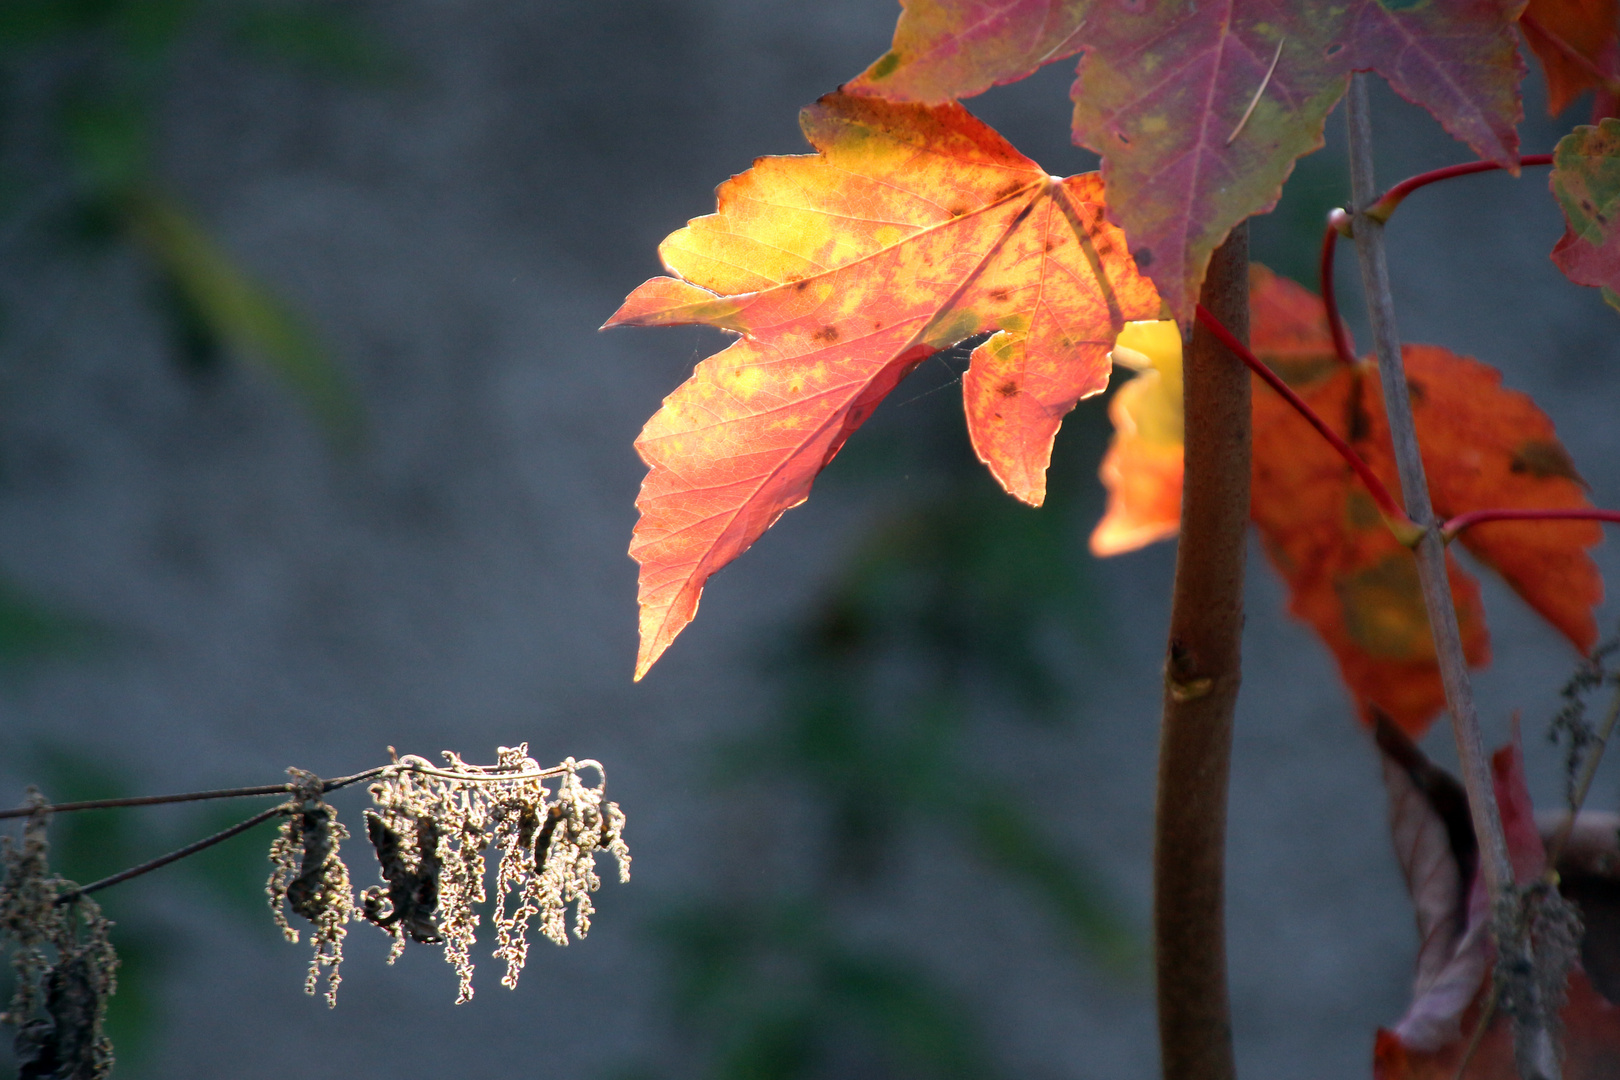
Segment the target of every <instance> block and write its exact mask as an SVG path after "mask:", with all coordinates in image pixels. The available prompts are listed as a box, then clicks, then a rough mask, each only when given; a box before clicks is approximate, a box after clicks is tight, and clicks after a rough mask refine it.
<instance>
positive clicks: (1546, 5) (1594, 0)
mask: <svg viewBox="0 0 1620 1080" xmlns="http://www.w3.org/2000/svg"><path fill="white" fill-rule="evenodd" d="M1519 25H1520V26H1521V27H1522V28H1523V29H1524V39H1525V41H1527V42H1529V44H1530V48H1531V50H1532V51H1533V52H1534V53H1535V54H1536V58H1537V59H1538V60H1540V61H1541V69H1542V71H1543V72H1544V73H1545V74H1546V76H1547V112H1548V113H1549V114H1551V115H1553V116H1557V115H1558V114H1559V113H1561V112H1563V111H1564V109H1566V108H1567V107H1568V106H1569V103H1570V102H1571V101H1573V100H1575V98H1576V97H1577V96H1578V95H1579V94H1580V93H1581V92H1582V91H1585V90H1590V89H1594V88H1598V89H1601V88H1603V87H1604V86H1606V85H1607V84H1608V83H1609V82H1610V81H1612V80H1613V79H1614V77H1615V73H1616V68H1617V66H1620V65H1617V64H1616V61H1617V60H1620V57H1617V56H1616V51H1617V50H1616V45H1617V44H1620V3H1617V2H1616V0H1529V3H1527V4H1526V5H1525V7H1524V14H1523V15H1521V16H1520V17H1519Z"/></svg>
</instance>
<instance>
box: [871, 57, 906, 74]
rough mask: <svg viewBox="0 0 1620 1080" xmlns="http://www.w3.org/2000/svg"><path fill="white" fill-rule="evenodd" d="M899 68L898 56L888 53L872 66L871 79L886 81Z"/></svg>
mask: <svg viewBox="0 0 1620 1080" xmlns="http://www.w3.org/2000/svg"><path fill="white" fill-rule="evenodd" d="M899 66H900V54H899V53H897V52H894V51H892V50H891V51H889V52H886V53H884V54H883V56H882V57H881V58H880V59H879V60H878V62H877V63H875V64H873V65H872V78H874V79H886V78H888V77H889V76H890V75H893V74H894V69H895V68H897V67H899Z"/></svg>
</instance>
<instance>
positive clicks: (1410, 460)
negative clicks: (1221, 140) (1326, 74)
mask: <svg viewBox="0 0 1620 1080" xmlns="http://www.w3.org/2000/svg"><path fill="white" fill-rule="evenodd" d="M1348 116H1349V126H1350V185H1351V193H1352V198H1353V200H1354V203H1355V212H1354V217H1353V224H1352V230H1353V234H1354V238H1355V242H1356V255H1357V257H1358V258H1359V260H1360V263H1361V282H1362V288H1363V291H1364V292H1365V294H1366V297H1367V309H1368V316H1369V319H1370V321H1371V323H1372V329H1373V342H1374V344H1375V346H1376V348H1377V353H1378V373H1379V379H1380V381H1381V383H1382V385H1383V391H1384V407H1385V411H1386V412H1387V413H1388V416H1389V428H1390V436H1391V438H1392V439H1393V441H1394V447H1395V460H1396V468H1397V471H1398V472H1399V474H1400V480H1401V493H1402V496H1403V497H1404V499H1405V502H1406V515H1407V517H1409V518H1411V520H1412V521H1413V522H1414V523H1416V524H1417V525H1418V527H1419V528H1421V529H1422V530H1423V534H1422V536H1421V538H1420V539H1419V540H1418V542H1417V544H1416V545H1415V547H1414V553H1415V554H1416V556H1417V568H1418V579H1419V581H1420V582H1421V584H1422V587H1423V603H1424V606H1425V608H1426V609H1427V611H1428V615H1429V627H1430V631H1431V633H1432V634H1433V635H1434V646H1435V655H1436V658H1437V661H1438V663H1439V666H1440V678H1441V682H1442V683H1443V685H1444V686H1445V692H1446V706H1447V708H1448V709H1449V710H1450V713H1451V725H1452V731H1453V733H1454V734H1455V736H1456V739H1457V756H1458V758H1459V761H1460V764H1461V768H1462V779H1463V786H1464V787H1465V788H1466V789H1467V791H1468V807H1469V813H1470V815H1471V817H1472V819H1473V823H1474V834H1475V835H1476V836H1477V837H1478V838H1479V848H1480V860H1479V865H1480V873H1481V874H1482V875H1483V878H1484V883H1485V887H1486V889H1487V891H1488V893H1489V895H1490V897H1491V899H1492V910H1493V912H1494V913H1495V916H1496V917H1495V920H1494V924H1493V936H1494V938H1495V941H1496V952H1497V965H1498V968H1499V969H1505V970H1509V971H1523V972H1525V973H1528V972H1530V971H1531V970H1533V967H1534V957H1533V955H1532V952H1531V945H1530V940H1529V935H1528V931H1527V927H1526V923H1525V921H1524V920H1523V919H1519V918H1516V917H1515V916H1516V914H1517V913H1518V911H1519V909H1520V904H1519V899H1518V894H1517V890H1516V887H1515V883H1514V878H1513V864H1512V862H1511V861H1510V860H1509V858H1508V846H1507V838H1506V836H1505V835H1504V834H1503V831H1502V817H1501V813H1500V811H1499V810H1498V808H1497V805H1496V793H1495V789H1494V788H1493V787H1492V784H1491V772H1490V762H1489V759H1488V758H1487V757H1486V754H1485V744H1484V741H1483V739H1482V738H1481V737H1480V731H1479V717H1478V715H1477V714H1476V712H1475V711H1474V695H1473V687H1472V685H1471V683H1470V682H1469V677H1468V662H1467V660H1466V659H1464V656H1463V647H1462V637H1461V634H1460V633H1459V632H1458V629H1457V609H1456V606H1455V602H1454V601H1453V600H1452V596H1451V582H1450V579H1449V578H1448V576H1447V574H1446V554H1445V543H1444V541H1443V540H1442V539H1441V536H1440V529H1439V524H1438V523H1437V522H1436V521H1435V519H1434V507H1433V504H1432V503H1431V502H1430V501H1429V485H1428V480H1427V479H1426V478H1425V476H1424V473H1423V458H1422V456H1421V453H1420V450H1419V447H1418V440H1417V430H1416V427H1415V425H1414V424H1413V421H1412V400H1411V397H1410V395H1409V394H1408V392H1407V386H1406V372H1405V368H1404V366H1403V364H1402V362H1401V341H1400V334H1399V332H1398V331H1397V330H1396V327H1395V303H1394V297H1393V293H1392V291H1391V289H1390V284H1389V267H1388V265H1387V262H1386V259H1385V254H1384V225H1383V222H1381V221H1379V220H1378V219H1377V218H1376V217H1370V216H1368V214H1367V213H1366V209H1367V208H1370V207H1371V206H1372V205H1373V202H1374V200H1375V198H1376V196H1377V194H1378V189H1377V187H1376V186H1375V184H1374V180H1373V162H1372V117H1371V111H1370V108H1369V106H1368V102H1367V86H1366V76H1365V75H1356V76H1353V77H1352V79H1351V84H1350V94H1349V109H1348ZM1523 981H1524V984H1525V985H1524V986H1523V987H1517V986H1516V987H1515V991H1516V994H1515V996H1516V997H1517V998H1519V999H1520V1000H1521V1001H1523V1002H1524V1007H1522V1008H1519V1009H1516V1010H1515V1013H1516V1015H1515V1017H1514V1033H1513V1043H1514V1056H1515V1059H1516V1061H1517V1064H1518V1069H1519V1075H1520V1077H1521V1078H1522V1080H1558V1078H1559V1068H1558V1053H1557V1047H1556V1045H1555V1044H1554V1041H1553V1038H1552V1035H1551V1032H1550V1030H1549V1026H1548V1023H1547V1017H1546V1016H1545V1015H1544V1010H1543V1009H1542V1007H1541V1003H1540V1001H1539V999H1537V998H1536V995H1535V992H1534V988H1533V983H1534V980H1532V979H1528V978H1526V979H1525V980H1523Z"/></svg>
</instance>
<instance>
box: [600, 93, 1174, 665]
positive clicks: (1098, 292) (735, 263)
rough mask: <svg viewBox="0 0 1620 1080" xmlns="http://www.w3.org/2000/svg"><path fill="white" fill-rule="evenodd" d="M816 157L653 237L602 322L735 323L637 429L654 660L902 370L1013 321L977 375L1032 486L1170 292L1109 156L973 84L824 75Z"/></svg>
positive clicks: (996, 445) (996, 433) (983, 356)
mask: <svg viewBox="0 0 1620 1080" xmlns="http://www.w3.org/2000/svg"><path fill="white" fill-rule="evenodd" d="M800 122H801V125H802V127H803V128H804V132H805V135H806V137H807V138H808V139H809V140H810V143H811V144H812V145H813V146H814V147H815V148H816V150H817V151H818V152H817V154H816V155H814V156H804V157H777V158H762V159H760V160H759V161H757V162H756V163H755V164H754V167H753V168H752V169H750V170H749V171H748V172H746V173H743V174H742V175H740V176H736V177H733V178H732V179H731V180H729V181H727V182H726V183H725V184H722V185H721V186H720V189H719V210H718V212H717V213H715V214H713V215H710V216H708V217H703V218H698V219H696V220H695V221H692V222H691V223H689V224H688V225H687V227H686V228H684V229H681V230H680V231H678V232H676V233H674V234H673V235H671V236H670V237H669V238H668V239H667V240H665V241H664V243H663V245H662V246H661V247H660V248H659V253H660V255H661V256H662V257H663V260H664V264H665V266H666V267H668V268H669V270H670V272H671V273H672V274H674V275H676V276H675V277H660V278H654V279H652V280H651V281H648V282H647V283H645V284H643V285H642V286H641V287H640V288H638V289H636V290H635V292H633V293H631V295H630V297H629V298H628V299H627V300H626V301H625V303H624V305H623V306H622V307H621V308H620V309H619V310H618V311H617V312H616V313H615V314H614V315H613V317H612V318H611V319H609V320H608V323H607V325H609V326H620V325H640V326H661V325H675V324H681V323H704V324H707V325H710V326H716V327H720V328H722V329H725V330H730V331H732V332H734V333H736V334H738V335H740V337H739V340H737V341H736V342H734V343H733V344H732V345H731V346H730V347H729V348H727V349H725V350H723V351H722V352H720V353H717V354H716V355H714V356H711V357H709V358H708V359H707V360H705V361H703V362H702V363H701V364H699V365H698V368H697V371H696V372H695V373H694V374H693V376H692V378H690V379H689V380H687V382H686V383H685V384H684V385H682V386H681V387H680V388H679V389H677V390H676V391H675V392H674V393H673V394H671V395H670V396H669V397H668V398H666V399H665V401H664V404H663V407H662V408H661V409H660V410H659V411H658V413H657V415H655V416H654V417H653V418H652V419H651V420H650V421H648V423H647V426H646V428H645V429H643V431H642V433H641V437H640V438H639V439H638V440H637V441H636V449H637V450H638V451H639V452H640V454H641V457H642V459H643V460H644V461H645V462H647V465H648V467H649V470H650V471H649V473H648V476H647V479H646V481H645V482H644V483H643V484H642V489H641V496H640V498H639V499H637V501H636V505H637V506H638V507H639V508H640V510H641V520H640V521H639V522H638V523H637V525H636V530H635V538H634V540H633V542H632V544H631V548H630V553H631V555H632V556H633V557H634V558H635V559H636V561H637V562H639V563H640V564H641V583H640V596H639V599H640V603H641V650H640V654H639V656H638V658H637V661H636V677H637V678H640V677H641V676H642V675H643V674H645V673H646V671H647V669H648V668H649V667H651V665H652V664H653V662H654V661H655V660H657V658H658V657H659V655H660V654H661V653H662V652H663V651H664V650H665V649H666V648H667V647H668V646H669V644H670V642H671V641H673V640H674V638H675V636H676V635H677V634H678V633H680V631H681V630H682V628H684V627H685V626H686V625H687V624H688V623H689V622H691V620H692V617H693V615H694V614H695V613H696V610H697V604H698V598H699V596H700V595H701V593H702V591H703V586H704V583H705V582H706V581H707V580H708V578H709V576H710V575H711V574H713V573H714V572H715V571H716V570H718V569H720V568H721V567H722V566H724V565H726V564H727V563H728V562H730V561H731V560H732V559H734V558H736V557H737V556H738V555H739V554H741V553H742V552H743V551H745V550H746V549H747V548H748V546H749V545H750V544H752V543H753V542H754V541H755V540H756V539H758V538H759V536H760V535H761V534H762V533H764V531H765V530H766V529H767V528H769V527H770V526H771V524H772V523H773V522H774V521H775V520H776V519H777V517H779V516H780V515H781V514H782V512H783V511H785V510H788V509H791V508H792V507H794V506H797V505H798V504H799V503H801V502H803V501H804V499H805V498H806V496H807V495H808V494H809V491H810V486H811V484H812V482H813V481H814V480H815V477H816V475H817V474H818V473H819V472H820V471H821V469H822V468H823V467H825V466H826V464H827V463H828V462H829V461H830V460H831V459H832V457H833V456H834V455H835V454H837V452H838V451H839V449H840V448H841V447H842V446H843V444H844V440H845V439H847V438H848V437H849V435H850V434H851V433H852V432H853V431H854V430H855V429H856V428H857V427H859V426H860V425H861V424H862V423H864V422H865V420H866V418H867V417H868V416H870V415H871V413H872V411H873V409H875V408H876V407H877V405H878V403H879V402H880V401H882V400H883V398H884V397H885V396H886V395H887V394H888V393H889V392H890V391H891V390H892V389H894V387H895V385H896V384H897V383H898V382H899V381H900V380H901V379H902V378H903V377H904V376H905V375H906V374H907V373H908V372H910V371H911V370H912V369H913V368H915V367H916V366H917V365H918V364H919V363H921V362H922V361H923V360H924V359H926V358H927V357H929V356H931V355H932V354H933V353H934V352H936V351H938V350H939V349H943V348H947V347H949V346H951V345H954V344H956V343H957V342H959V341H961V340H963V339H964V338H967V337H971V336H973V335H975V334H980V333H984V332H986V331H992V330H993V331H998V332H997V333H996V334H995V335H994V336H992V337H991V338H990V339H989V340H988V341H986V342H984V344H982V345H981V346H979V348H978V349H976V350H975V351H974V353H973V357H972V360H971V364H970V367H969V370H968V373H967V375H966V377H965V378H964V380H963V397H964V401H965V404H966V409H967V419H968V430H969V433H970V435H971V436H972V440H973V446H974V449H975V451H976V452H977V453H978V455H979V458H980V459H981V460H982V461H984V462H985V463H986V465H988V466H989V468H990V471H991V473H992V474H993V475H994V476H995V477H996V479H997V480H998V481H1000V483H1001V484H1002V486H1004V487H1005V488H1006V489H1007V490H1008V491H1009V492H1011V493H1012V494H1013V495H1015V496H1017V497H1018V498H1020V499H1023V500H1024V501H1025V502H1029V503H1032V504H1036V505H1038V504H1039V503H1040V502H1041V501H1042V500H1043V498H1044V497H1045V493H1046V481H1045V474H1046V466H1047V464H1048V462H1049V460H1050V457H1051V449H1052V440H1053V438H1054V437H1055V436H1056V434H1057V429H1058V425H1059V423H1060V422H1061V420H1062V418H1063V416H1064V414H1065V413H1067V412H1068V411H1069V410H1070V409H1072V408H1073V407H1074V405H1075V403H1076V402H1077V401H1079V400H1080V399H1081V398H1082V397H1085V396H1087V395H1089V394H1094V393H1097V392H1098V391H1099V390H1101V389H1102V388H1103V387H1104V386H1105V385H1106V383H1107V379H1108V360H1107V352H1108V349H1109V347H1110V346H1111V345H1112V344H1113V341H1114V338H1115V336H1116V335H1117V334H1118V333H1119V330H1120V328H1121V327H1122V326H1123V325H1124V324H1125V323H1126V322H1127V321H1129V320H1132V319H1144V318H1151V317H1154V316H1157V315H1158V314H1159V310H1160V303H1159V299H1158V295H1157V294H1156V293H1155V292H1154V290H1153V286H1152V285H1151V284H1150V283H1149V282H1148V281H1147V279H1145V278H1143V277H1141V276H1140V275H1138V273H1137V272H1136V267H1135V265H1134V264H1133V263H1132V261H1131V259H1130V257H1129V256H1128V255H1127V254H1126V252H1125V240H1124V237H1123V235H1122V234H1121V233H1120V232H1119V230H1118V229H1116V228H1114V227H1113V226H1111V225H1109V224H1108V223H1107V222H1106V221H1105V220H1104V212H1103V206H1102V203H1101V181H1100V180H1099V179H1098V177H1097V176H1096V175H1095V174H1086V175H1082V176H1072V177H1069V178H1068V179H1059V178H1057V177H1053V176H1049V175H1047V173H1046V172H1045V171H1044V170H1042V169H1041V168H1040V166H1038V165H1036V164H1035V163H1034V162H1033V161H1031V160H1029V159H1028V158H1026V157H1024V156H1023V155H1022V154H1020V153H1018V151H1016V150H1014V149H1013V148H1012V146H1011V145H1009V144H1008V143H1007V142H1006V140H1004V139H1002V138H1001V136H999V135H997V134H996V133H995V132H994V131H992V130H991V129H990V128H988V127H987V126H985V125H984V124H982V123H980V122H979V121H978V120H976V119H974V118H973V117H972V116H971V115H969V114H968V112H967V111H966V110H964V109H962V108H961V107H960V106H958V105H941V106H937V107H925V106H921V105H896V104H891V103H888V102H885V101H881V100H877V99H871V98H859V97H851V96H847V95H843V94H830V95H828V96H827V97H824V98H822V99H821V101H819V102H817V103H816V104H815V105H812V106H810V107H809V108H807V109H805V110H804V112H803V113H802V115H801V120H800Z"/></svg>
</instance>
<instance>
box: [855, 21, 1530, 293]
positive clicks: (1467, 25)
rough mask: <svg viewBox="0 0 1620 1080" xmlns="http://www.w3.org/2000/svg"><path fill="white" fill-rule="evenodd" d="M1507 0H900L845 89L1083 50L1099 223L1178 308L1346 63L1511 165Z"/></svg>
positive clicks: (909, 83) (896, 92)
mask: <svg viewBox="0 0 1620 1080" xmlns="http://www.w3.org/2000/svg"><path fill="white" fill-rule="evenodd" d="M1519 6H1520V5H1519V3H1518V0H1430V2H1428V3H1421V4H1404V3H1403V4H1385V3H1380V2H1379V0H1351V2H1349V3H1338V4H1333V3H1319V4H1277V3H1274V2H1272V0H1224V2H1222V3H1210V4H1169V3H1161V4H1123V3H1118V4H1109V3H1104V2H1103V0H1093V2H1092V3H1091V4H1090V5H1083V4H1080V3H1077V2H1069V3H1053V2H1052V0H1000V2H986V0H908V2H907V4H906V9H905V13H904V14H903V15H902V17H901V21H900V24H899V27H898V28H897V30H896V33H895V41H894V47H893V48H892V49H891V50H890V52H889V53H888V54H886V55H885V56H884V58H883V59H882V60H880V61H878V63H876V64H874V65H873V66H872V68H870V69H869V70H868V71H867V72H866V73H865V74H863V75H862V76H861V77H860V78H859V79H857V80H856V81H855V82H854V83H853V84H851V89H854V90H857V91H860V92H865V93H879V94H884V95H886V96H889V97H891V98H897V99H906V100H921V101H941V100H945V99H947V98H952V97H960V96H965V95H969V94H975V93H979V92H980V91H982V90H984V89H985V88H986V87H988V86H989V85H991V84H992V83H996V82H1005V81H1009V80H1011V79H1016V78H1021V77H1022V76H1024V75H1026V74H1028V73H1029V72H1031V71H1033V70H1034V69H1035V68H1036V67H1038V66H1039V65H1040V64H1043V63H1046V62H1047V61H1049V60H1055V59H1058V58H1059V57H1061V56H1066V55H1068V54H1069V53H1071V52H1073V51H1075V49H1076V47H1079V48H1080V49H1082V50H1083V53H1084V55H1083V56H1082V59H1081V62H1080V69H1079V79H1078V80H1077V81H1076V82H1075V85H1074V92H1073V98H1074V103H1075V104H1074V138H1075V141H1076V142H1077V143H1080V144H1081V145H1083V146H1087V147H1089V148H1091V149H1092V150H1095V151H1097V152H1098V153H1099V154H1101V155H1102V156H1103V175H1104V177H1105V178H1106V180H1107V184H1108V195H1109V200H1110V215H1111V217H1112V218H1113V219H1114V220H1116V221H1118V222H1119V223H1120V224H1121V225H1122V226H1123V227H1124V229H1125V232H1126V234H1127V235H1128V236H1129V237H1130V240H1131V251H1132V253H1133V254H1134V255H1135V256H1136V259H1137V263H1138V264H1139V265H1140V266H1141V267H1142V268H1143V270H1145V271H1146V272H1147V273H1148V275H1149V276H1150V277H1151V278H1152V279H1153V281H1154V283H1155V284H1156V285H1157V286H1158V287H1159V291H1160V292H1161V293H1162V294H1163V296H1164V298H1165V300H1166V302H1167V303H1168V304H1169V305H1170V308H1171V310H1172V311H1173V312H1175V313H1176V314H1177V315H1178V316H1182V317H1186V316H1188V315H1189V314H1190V312H1191V308H1192V301H1193V299H1194V298H1195V297H1196V296H1197V292H1198V285H1199V282H1200V281H1201V280H1202V278H1203V275H1204V268H1205V267H1206V266H1207V265H1208V262H1209V256H1210V253H1211V252H1212V251H1213V250H1214V249H1215V247H1216V246H1217V245H1218V244H1219V243H1220V242H1221V241H1222V240H1223V239H1225V237H1226V234H1227V233H1228V232H1229V231H1230V230H1231V228H1232V226H1234V225H1236V224H1237V223H1238V222H1239V221H1242V220H1243V219H1245V218H1247V217H1249V216H1250V215H1252V214H1255V213H1261V212H1264V211H1266V210H1268V209H1270V208H1271V207H1272V206H1273V205H1275V203H1276V200H1277V196H1278V193H1279V191H1280V189H1281V186H1282V183H1283V181H1284V180H1285V179H1287V177H1288V174H1289V173H1290V172H1291V171H1292V170H1293V163H1294V160H1295V159H1296V158H1298V157H1299V156H1300V155H1301V154H1306V153H1309V152H1310V151H1312V150H1315V149H1316V148H1317V147H1319V146H1321V145H1322V125H1323V121H1324V120H1325V119H1326V117H1327V114H1328V112H1329V111H1330V110H1331V109H1332V107H1333V105H1334V104H1335V103H1336V102H1337V101H1338V100H1339V98H1340V97H1341V96H1342V95H1343V93H1344V90H1345V87H1346V85H1347V79H1348V76H1349V73H1350V72H1351V71H1354V70H1369V69H1370V70H1376V71H1378V72H1380V73H1382V74H1383V75H1385V77H1387V78H1388V79H1389V81H1390V83H1391V85H1392V86H1394V88H1395V89H1396V91H1398V92H1399V93H1400V94H1401V95H1402V96H1404V97H1406V98H1407V99H1408V100H1411V101H1414V102H1416V103H1418V104H1420V105H1423V106H1424V107H1425V108H1427V109H1428V110H1429V111H1430V112H1432V113H1433V114H1434V115H1435V117H1436V118H1437V119H1439V121H1440V122H1441V124H1442V125H1443V126H1444V127H1445V128H1446V130H1447V131H1449V132H1451V133H1452V134H1453V135H1454V136H1456V137H1457V138H1459V139H1462V140H1463V141H1464V142H1467V143H1468V144H1469V145H1470V146H1472V147H1473V148H1474V149H1475V151H1477V152H1478V153H1479V154H1480V155H1481V156H1482V157H1486V158H1489V159H1491V160H1493V161H1497V162H1500V163H1501V164H1503V165H1504V166H1508V167H1513V166H1515V165H1516V164H1517V161H1518V136H1517V134H1516V132H1515V130H1514V128H1515V125H1516V124H1517V123H1518V121H1519V118H1520V115H1521V112H1522V110H1521V106H1520V103H1519V96H1518V85H1519V80H1520V78H1521V77H1522V74H1523V64H1522V62H1521V61H1520V60H1519V56H1518V48H1517V37H1516V35H1515V33H1514V20H1515V19H1516V18H1517V15H1518V8H1519Z"/></svg>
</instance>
